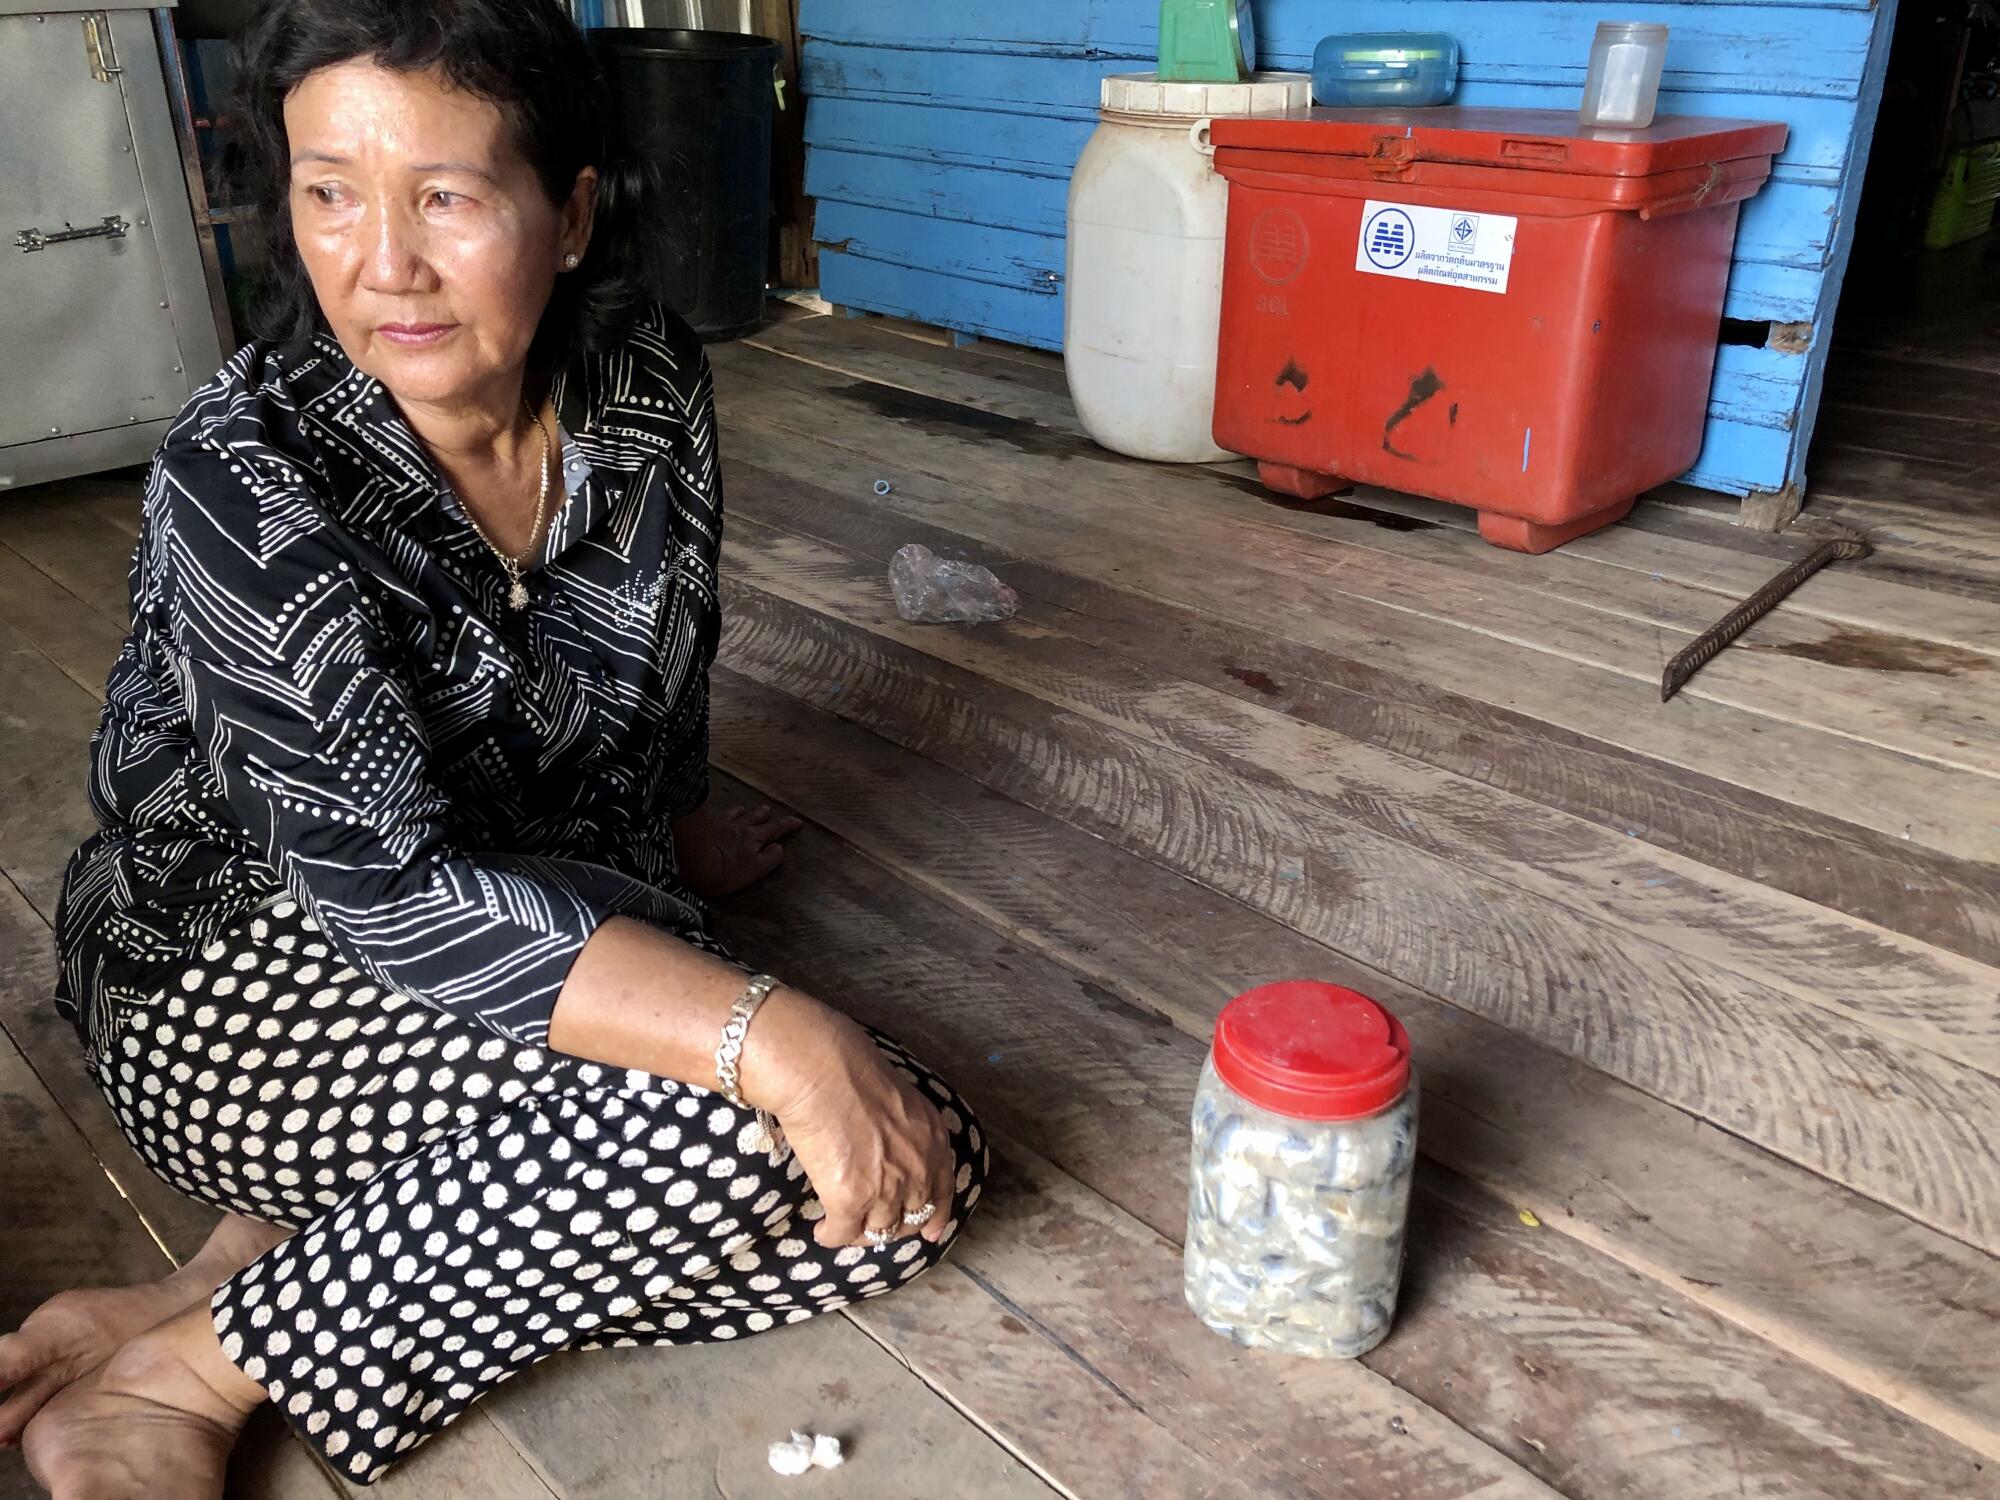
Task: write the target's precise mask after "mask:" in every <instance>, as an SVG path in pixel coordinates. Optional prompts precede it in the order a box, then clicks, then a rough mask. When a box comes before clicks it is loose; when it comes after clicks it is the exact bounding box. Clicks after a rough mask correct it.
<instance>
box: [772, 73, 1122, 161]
mask: <svg viewBox="0 0 2000 1500" xmlns="http://www.w3.org/2000/svg"><path fill="white" fill-rule="evenodd" d="M1095 128H1096V121H1095V120H1071V119H1061V118H1057V117H1055V116H1052V115H1025V114H1020V113H1017V112H1015V111H1013V110H995V109H948V108H945V107H943V106H941V105H937V104H932V103H924V104H907V103H890V102H886V101H881V100H868V99H853V98H842V97H839V96H837V95H824V94H823V95H820V96H819V97H818V98H815V99H813V100H812V101H811V103H810V104H809V105H808V106H807V109H806V134H807V138H808V139H809V140H811V141H812V142H813V144H815V145H819V146H830V147H833V148H834V149H836V150H840V151H857V152H863V153H873V154H879V155H882V156H902V157H908V158H909V159H911V160H913V161H935V162H948V163H953V164H956V165H959V166H989V165H991V164H992V163H994V162H1006V163H1007V164H1008V165H1010V166H1017V167H1019V168H1020V169H1021V170H1022V171H1029V172H1042V173H1045V174H1047V175H1048V176H1051V177H1056V178H1060V179H1061V180H1062V181H1064V182H1067V181H1068V180H1069V174H1070V169H1071V168H1073V167H1074V166H1075V165H1076V159H1077V157H1078V156H1080V155H1082V153H1083V147H1084V143H1085V142H1087V141H1088V140H1089V139H1090V133H1091V131H1092V130H1094V129H1095Z"/></svg>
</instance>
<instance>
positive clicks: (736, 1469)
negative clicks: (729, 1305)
mask: <svg viewBox="0 0 2000 1500" xmlns="http://www.w3.org/2000/svg"><path fill="white" fill-rule="evenodd" d="M483 1409H485V1410H488V1411H490V1412H491V1413H492V1414H493V1416H494V1420H495V1421H496V1422H497V1423H498V1424H499V1426H500V1427H501V1428H502V1430H504V1431H505V1432H506V1433H507V1434H508V1436H509V1437H510V1438H511V1439H512V1440H513V1441H514V1442H515V1443H516V1444H518V1445H519V1446H520V1447H521V1448H522V1449H523V1450H525V1451H526V1452H528V1453H531V1454H533V1455H534V1459H535V1463H536V1466H537V1468H538V1469H539V1470H540V1472H541V1474H542V1475H543V1477H544V1478H545V1480H546V1481H547V1482H548V1484H549V1485H550V1487H551V1488H552V1489H553V1490H554V1492H555V1493H556V1494H557V1495H561V1496H565V1497H575V1500H658V1497H660V1496H663V1495H683V1494H685V1495H708V1494H715V1495H726V1496H728V1497H729V1500H792V1497H795V1496H797V1495H798V1494H799V1493H800V1492H801V1490H800V1481H798V1480H797V1479H787V1478H783V1477H781V1476H779V1475H778V1474H776V1473H774V1472H772V1469H771V1466H770V1463H769V1460H768V1453H769V1450H770V1446H771V1444H772V1443H774V1442H780V1441H782V1440H783V1439H784V1438H785V1437H786V1436H788V1435H789V1434H790V1433H791V1432H792V1431H793V1430H795V1429H796V1430H801V1431H805V1432H824V1433H829V1434H832V1435H833V1436H836V1437H838V1438H839V1439H840V1440H841V1444H842V1446H843V1448H844V1450H845V1454H846V1458H847V1463H846V1465H845V1466H844V1467H842V1468H840V1469H837V1470H834V1471H832V1472H830V1473H825V1472H816V1473H815V1474H814V1475H813V1476H812V1478H811V1480H810V1492H811V1493H812V1494H813V1495H816V1496H825V1497H828V1500H874V1497H879V1496H880V1495H882V1494H883V1492H884V1491H885V1489H888V1490H892V1491H894V1492H896V1493H909V1494H921V1495H962V1496H965V1497H966V1500H1051V1496H1052V1495H1053V1494H1054V1492H1053V1491H1052V1490H1051V1489H1050V1487H1049V1486H1048V1485H1047V1484H1045V1483H1043V1481H1042V1480H1041V1479H1039V1478H1037V1477H1036V1476H1035V1474H1034V1473H1033V1472H1032V1471H1031V1470H1029V1469H1028V1468H1027V1467H1026V1466H1025V1465H1023V1464H1022V1463H1020V1462H1019V1461H1018V1460H1017V1459H1015V1458H1014V1457H1013V1456H1011V1455H1010V1454H1009V1453H1007V1451H1006V1450H1005V1449H1003V1448H1002V1447H1000V1446H999V1445H997V1444H996V1443H995V1442H994V1441H993V1440H992V1439H991V1438H990V1437H988V1436H987V1435H986V1434H985V1433H983V1432H981V1431H980V1430H979V1428H978V1427H976V1426H974V1425H973V1424H972V1423H971V1422H969V1421H967V1420H966V1419H965V1417H963V1416H961V1415H960V1414H959V1413H958V1412H957V1411H955V1410H953V1408H952V1407H951V1406H950V1405H949V1404H948V1403H947V1402H946V1400H945V1399H944V1398H943V1397H942V1396H939V1395H937V1394H934V1393H933V1392H931V1391H930V1390H928V1389H926V1388H925V1387H924V1386H923V1385H922V1384H921V1383H920V1382H919V1381H918V1380H917V1379H916V1378H915V1377H914V1376H913V1375H912V1373H911V1371H910V1370H909V1369H907V1368H906V1367H905V1366H904V1365H903V1364H902V1363H901V1362H900V1361H898V1360H897V1359H896V1358H895V1357H894V1356H893V1355H892V1354H890V1353H888V1352H887V1351H885V1350H884V1349H882V1348H881V1347H880V1346H879V1345H877V1344H876V1343H875V1342H874V1340H872V1339H871V1338H869V1337H868V1335H867V1334H865V1333H863V1332H862V1331H861V1329H860V1328H858V1327H857V1326H856V1325H855V1324H854V1323H852V1322H850V1321H848V1320H847V1319H845V1318H841V1317H831V1318H817V1319H814V1320H813V1321H812V1322H811V1323H809V1324H805V1325H803V1326H801V1327H798V1328H785V1329H774V1330H773V1331H771V1332H770V1333H768V1334H765V1335H763V1336H761V1337H758V1338H754V1339H745V1340H742V1341H741V1342H738V1343H730V1344H709V1345H699V1346H689V1347H686V1348H677V1349H599V1350H592V1351H589V1352H587V1353H575V1354H565V1355H558V1356H557V1357H556V1358H554V1359H552V1360H549V1361H548V1362H547V1363H545V1364H543V1365H540V1366H538V1367H537V1368H536V1369H533V1370H531V1371H529V1372H528V1373H527V1374H525V1375H523V1376H522V1377H521V1378H520V1379H519V1380H517V1381H513V1382H510V1383H509V1384H508V1385H507V1386H506V1387H505V1388H504V1389H503V1392H502V1394H501V1395H500V1396H499V1397H498V1398H492V1397H489V1398H488V1400H487V1401H486V1402H485V1403H483ZM435 1446H437V1447H438V1448H439V1449H440V1450H446V1451H448V1449H449V1448H450V1447H451V1446H454V1445H452V1444H450V1440H449V1439H447V1440H446V1441H445V1442H441V1443H438V1444H436V1445H435ZM440 1456H441V1457H442V1456H444V1455H443V1453H442V1452H441V1454H440Z"/></svg>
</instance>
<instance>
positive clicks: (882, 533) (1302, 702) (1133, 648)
mask: <svg viewBox="0 0 2000 1500" xmlns="http://www.w3.org/2000/svg"><path fill="white" fill-rule="evenodd" d="M725 472H726V473H727V474H728V476H729V487H730V496H731V500H730V503H731V506H732V509H733V510H735V511H736V512H737V513H739V514H742V515H746V516H749V517H751V518H753V519H759V520H765V521H768V522H769V523H770V524H772V525H775V526H778V527H781V528H782V529H784V530H786V531H789V532H792V533H795V534H798V535H803V536H809V537H814V538H817V539H821V540H825V541H828V542H830V543H833V544H834V545H837V546H840V547H842V548H844V549H845V550H848V551H851V552H855V553H858V554H862V555H869V556H874V557H877V558H880V559H886V557H887V556H888V555H889V554H890V552H891V551H892V550H893V549H894V548H896V547H897V546H899V545H901V544H903V543H905V542H910V541H918V542H923V543H925V544H926V545H929V546H931V547H932V548H933V549H934V550H936V551H937V552H938V553H939V554H940V555H941V556H956V555H971V554H973V553H977V554H979V555H981V556H983V557H985V559H986V560H987V562H989V563H990V564H992V565H993V566H994V567H996V568H998V569H999V570H1000V571H1001V572H1002V574H1003V575H1004V576H1005V577H1006V578H1007V579H1008V580H1009V581H1010V582H1011V583H1012V585H1013V586H1014V587H1015V588H1016V589H1017V590H1018V591H1019V592H1020V593H1021V595H1022V596H1023V597H1024V598H1026V599H1028V600H1030V601H1031V603H1030V606H1029V607H1030V609H1031V610H1032V611H1034V612H1036V613H1037V614H1039V616H1040V617H1041V618H1044V619H1048V620H1052V621H1054V622H1057V623H1059V624H1060V627H1061V629H1062V630H1063V631H1064V632H1065V633H1066V634H1069V635H1072V636H1074V637H1076V638H1077V639H1079V640H1084V641H1088V642H1090V643H1091V645H1092V646H1094V647H1095V648H1097V649H1098V650H1100V651H1103V652H1107V653H1110V654H1114V655H1117V656H1121V657H1127V658H1133V659H1137V660H1140V661H1144V662H1147V663H1150V664H1151V665H1153V666H1154V667H1156V668H1158V669H1159V670H1161V671H1163V672H1165V673H1168V674H1170V675H1173V676H1178V677H1183V678H1185V679H1187V680H1189V681H1193V682H1199V683H1201V684H1202V685H1203V686H1205V687H1208V688H1211V689H1215V690H1217V691H1220V692H1223V693H1226V694H1229V695H1231V696H1233V697H1236V698H1238V699H1241V700H1243V701H1245V702H1249V703H1254V704H1259V705H1261V706H1264V707H1267V708H1271V709H1275V710H1279V711H1281V712H1283V713H1284V714H1286V715H1289V716H1291V717H1293V718H1296V719H1300V720H1302V721H1304V722H1306V723H1310V724H1316V725H1319V726H1321V727H1323V728H1325V729H1329V730H1333V731H1335V732H1337V733H1339V734H1340V735H1342V736H1344V737H1346V738H1348V739H1351V740H1355V741H1359V742H1362V743H1366V744H1369V745H1373V746H1376V747H1379V748H1380V749H1382V750H1385V751H1388V752H1391V753H1393V754H1394V755H1396V756H1397V757H1400V758H1405V759H1415V760H1420V761H1423V762H1426V763H1428V764H1430V765H1433V766H1437V767H1439V768H1441V769H1443V770H1445V771H1448V772H1451V773H1453V774H1454V775H1456V776H1459V777H1463V778H1469V779H1471V780H1474V781H1477V782H1480V783H1482V784H1484V785H1488V786H1493V787H1497V788H1500V789H1502V790H1504V791H1506V792H1508V793H1510V794H1512V795H1514V796H1516V797H1521V798H1525V799H1527V800H1528V801H1530V802H1532V803H1535V804H1538V805H1539V807H1541V808H1553V809H1556V810H1558V811H1560V812H1562V813H1565V814H1568V815H1571V816H1574V817H1579V818H1583V819H1585V820H1587V821H1590V822H1593V823H1596V824H1598V825H1600V826H1601V827H1604V828H1607V829H1610V830H1612V831H1613V832H1614V833H1615V834H1617V835H1619V836H1620V837H1623V838H1627V839H1634V840H1638V841H1641V842H1643V843H1645V844H1647V845H1652V846H1657V847H1659V848H1662V849H1666V850H1670V851H1672V852H1673V853H1676V854H1679V855H1683V856H1686V857H1688V858H1691V859H1693V860H1695V861H1697V862H1699V863H1700V864H1702V865H1704V866H1708V867H1711V868H1713V869H1716V870H1721V871H1726V872H1728V873H1730V874H1732V875H1735V876H1737V877H1739V878H1741V879H1743V880H1748V881H1751V882H1754V883H1756V884H1758V885H1762V886H1769V887H1772V888H1774V889H1776V890H1779V891H1784V892H1788V893H1790V894H1791V895H1794V896H1798V897H1801V898H1803V899H1804V900H1806V901H1808V902H1811V903H1813V904H1815V905H1818V906H1824V907H1831V908H1833V909H1834V910H1836V911H1840V912H1845V913H1847V914H1849V915H1851V916H1855V917H1859V918H1861V919H1862V920H1863V921H1865V922H1868V923H1872V924H1875V925H1879V926H1883V927H1888V928H1890V929H1892V930H1894V931H1896V932H1900V933H1905V934H1909V935H1913V936H1918V937H1921V938H1923V939H1924V940H1926V941H1927V942H1929V943H1931V944H1933V945H1935V946H1938V947H1943V948H1946V949H1948V950H1950V951H1951V952H1954V953H1958V954H1961V955H1964V956H1965V957H1968V958H1973V959H1977V960H1979V961H1980V962H1982V963H1985V964H2000V865H1995V864H1973V863H1971V862H1968V861H1963V860H1956V859H1953V858H1951V857H1949V856H1946V855H1941V854H1937V853H1935V852H1934V851H1931V850H1927V849H1922V848H1919V847H1918V846H1916V845H1915V844H1914V842H1910V841H1904V840H1899V839H1890V838H1887V837H1885V836H1883V835H1881V834H1879V833H1875V832H1873V831H1871V830H1866V829H1862V828H1859V827H1856V826H1855V825H1853V824H1850V823H1842V822H1839V821H1838V820H1834V819H1830V818H1826V817H1824V816H1821V815H1817V814H1813V813H1811V812H1809V811H1807V810H1805V809H1802V808H1798V807H1795V806H1792V805H1791V804H1787V803H1782V802H1777V801H1774V800H1772V799H1770V798H1766V797H1762V796H1758V795H1756V794H1753V793H1750V792H1747V791H1744V790H1743V789H1741V788H1737V787H1732V786H1729V785H1727V784H1726V783H1722V782H1718V781H1715V780H1713V779H1712V778H1708V777H1702V776H1698V775H1696V774H1694V773H1691V772H1687V771H1683V770H1681V769H1680V768H1678V767H1674V766H1669V765H1666V764H1663V763H1662V762H1659V761H1656V760H1649V759H1646V758H1645V757H1641V756H1638V755H1635V754H1632V753H1631V752H1628V751H1621V750H1618V749H1617V748H1616V747H1613V746H1609V745H1606V744H1604V743H1603V742H1602V741H1596V740H1590V739H1587V738H1585V737H1583V736H1579V735H1574V734H1569V733H1566V732H1564V731H1560V730H1556V729H1554V728H1552V727H1551V726H1549V725H1546V724H1541V723H1538V722H1536V721H1534V720H1532V719H1528V718H1526V717H1525V716H1523V715H1520V714H1516V713H1512V712H1510V711H1507V710H1503V709H1497V708H1491V707H1488V706H1485V705H1480V704H1476V703H1473V702H1471V701H1470V700H1467V699H1465V698H1462V697H1458V696H1456V695H1453V694H1448V693H1443V692H1440V691H1438V690H1436V689H1431V688H1428V687H1426V686H1424V685H1422V684H1416V683H1411V682H1409V681H1408V680H1407V679H1404V678H1401V677H1397V676H1394V675H1391V674H1386V673H1383V672H1380V671H1378V670H1376V669H1374V668H1373V667H1371V666H1369V665H1367V664H1366V663H1365V662H1362V661H1358V660H1356V659H1355V658H1354V657H1351V656H1345V655H1335V654H1333V653H1331V652H1326V651H1322V650H1319V649H1317V648H1313V647H1307V646H1300V645H1298V644H1296V643H1294V642H1291V641H1287V640H1284V639H1282V638H1280V637H1277V636H1274V635H1272V634H1270V633H1269V632H1267V631H1262V630H1251V629H1248V628H1246V627H1243V626H1240V625H1225V624H1222V623H1220V622H1218V621H1216V620H1214V619H1213V618H1212V617H1210V616H1208V615H1206V614H1204V613H1202V612H1199V611H1195V610H1190V609H1186V608H1183V607H1181V606H1178V605H1175V604H1172V603H1170V602H1167V601H1163V600H1160V599H1156V598H1150V597H1147V596H1144V595H1141V594H1138V593H1135V592H1133V591H1130V590H1126V589H1119V588H1114V587H1110V586H1107V585H1102V584H1097V583H1094V582H1092V581H1090V580H1087V579H1082V578H1078V577H1076V576H1075V575H1073V574H1070V573H1067V572H1064V571H1061V570H1059V569H1057V568H1052V567H1048V566H1045V565H1043V564H1041V563H1037V562H1032V561H1030V560H1028V559H1025V558H1022V557H1019V556H1015V555H1013V554H1010V553H1001V552H998V551H996V550H995V549H993V548H990V547H983V546H977V545H975V544H973V543H971V542H970V541H969V540H968V539H967V538H966V537H965V536H964V535H963V534H961V533H958V532H954V531H948V530H945V529H944V528H941V527H937V526H933V525H930V524H928V523H926V522H922V521H916V520H913V519H910V518H908V517H905V516H901V515H885V514H884V513H882V512H881V511H880V510H879V509H877V508H876V507H875V506H874V505H873V504H872V503H871V501H872V497H871V500H861V499H856V498H853V497H849V496H845V495H842V494H839V493H837V492H835V491H831V490H827V489H823V488H820V487H818V486H816V485H807V484H804V483H801V482H798V481H795V480H791V479H789V478H785V477H780V476H777V475H774V474H772V473H770V472H769V471H768V470H765V469H762V468H761V467H759V466H756V465H751V464H744V463H741V462H736V461H731V462H729V463H727V464H726V465H725ZM1524 816H1525V817H1526V818H1527V819H1528V820H1529V821H1533V820H1534V818H1535V817H1536V816H1537V813H1536V812H1535V811H1532V810H1530V811H1525V812H1524ZM1641 889H1642V890H1643V889H1644V886H1643V883H1642V885H1641Z"/></svg>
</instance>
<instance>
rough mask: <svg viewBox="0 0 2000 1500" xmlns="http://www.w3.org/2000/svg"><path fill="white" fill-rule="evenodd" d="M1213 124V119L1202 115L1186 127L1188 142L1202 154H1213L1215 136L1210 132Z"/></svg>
mask: <svg viewBox="0 0 2000 1500" xmlns="http://www.w3.org/2000/svg"><path fill="white" fill-rule="evenodd" d="M1214 125H1215V121H1213V120H1211V119H1208V118H1206V117H1203V118H1202V119H1199V120H1196V121H1195V122H1194V124H1192V125H1190V126H1189V127H1188V144H1189V145H1191V146H1193V147H1194V149H1195V150H1197V151H1199V152H1200V153H1201V154H1202V155H1203V156H1213V155H1215V138H1214V136H1213V135H1212V134H1211V133H1210V132H1211V131H1212V130H1213V128H1214Z"/></svg>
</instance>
